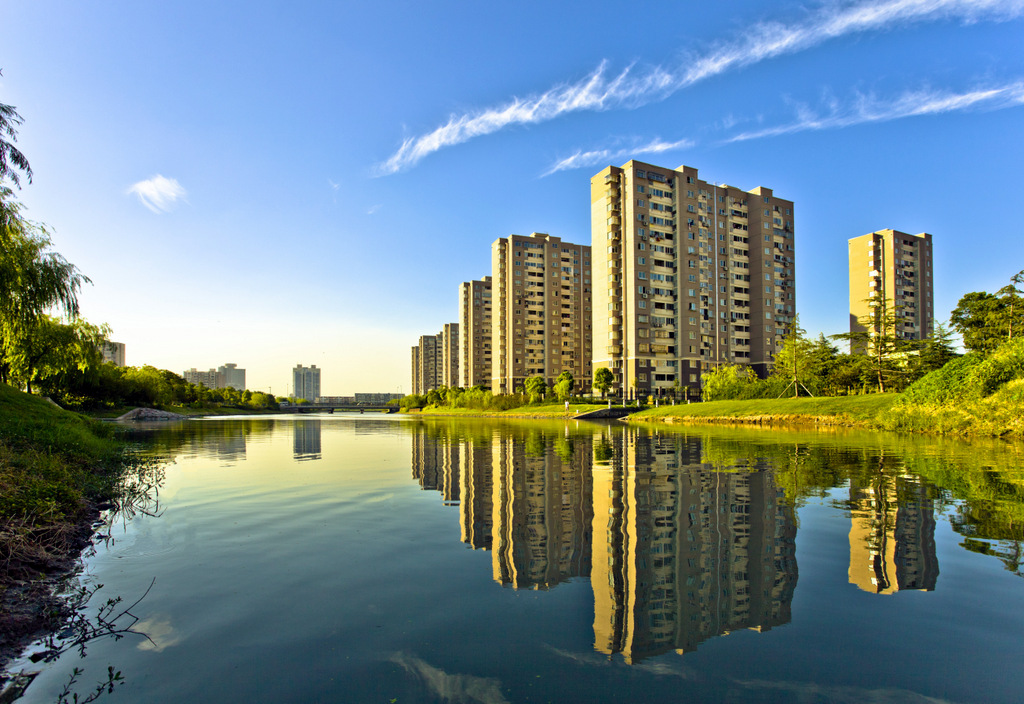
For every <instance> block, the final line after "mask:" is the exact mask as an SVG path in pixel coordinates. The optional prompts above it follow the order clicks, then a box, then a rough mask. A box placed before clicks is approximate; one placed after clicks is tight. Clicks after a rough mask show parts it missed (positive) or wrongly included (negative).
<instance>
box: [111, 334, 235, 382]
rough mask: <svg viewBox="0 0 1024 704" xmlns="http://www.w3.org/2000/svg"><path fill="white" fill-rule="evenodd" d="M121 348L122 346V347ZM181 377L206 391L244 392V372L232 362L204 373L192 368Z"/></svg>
mask: <svg viewBox="0 0 1024 704" xmlns="http://www.w3.org/2000/svg"><path fill="white" fill-rule="evenodd" d="M123 347H124V345H122V348H123ZM122 354H123V352H122ZM182 376H183V377H184V378H185V381H187V382H188V383H190V384H195V385H196V386H198V385H199V384H202V385H203V386H205V387H206V388H208V389H226V388H228V387H229V386H230V387H231V388H233V389H235V390H236V391H244V390H245V370H244V369H239V368H238V365H237V364H234V363H232V362H228V363H227V364H225V365H223V366H221V367H219V368H217V369H210V370H209V371H205V372H201V371H198V370H197V369H196V368H195V367H192V368H191V369H189V370H188V371H187V372H183V373H182Z"/></svg>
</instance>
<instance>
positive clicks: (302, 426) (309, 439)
mask: <svg viewBox="0 0 1024 704" xmlns="http://www.w3.org/2000/svg"><path fill="white" fill-rule="evenodd" d="M321 423H322V421H320V420H316V419H301V420H300V419H296V420H295V421H294V422H293V423H292V440H293V445H292V448H293V454H294V457H295V459H296V460H299V461H302V460H318V459H320V457H321V455H320V452H321V450H320V434H321V431H322V429H321Z"/></svg>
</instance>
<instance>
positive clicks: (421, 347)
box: [412, 332, 444, 394]
mask: <svg viewBox="0 0 1024 704" xmlns="http://www.w3.org/2000/svg"><path fill="white" fill-rule="evenodd" d="M443 385H444V332H439V333H437V334H436V335H421V336H420V343H419V344H418V345H415V346H414V347H413V348H412V392H413V393H414V394H425V393H427V392H428V391H433V390H434V389H437V388H440V387H441V386H443Z"/></svg>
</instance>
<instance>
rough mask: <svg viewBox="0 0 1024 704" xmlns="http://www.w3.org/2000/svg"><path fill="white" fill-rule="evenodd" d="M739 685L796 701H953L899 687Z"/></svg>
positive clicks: (855, 703) (844, 703) (913, 703)
mask: <svg viewBox="0 0 1024 704" xmlns="http://www.w3.org/2000/svg"><path fill="white" fill-rule="evenodd" d="M734 682H735V683H736V684H737V685H739V686H740V687H743V688H746V689H750V690H761V691H762V692H768V691H773V690H774V691H781V692H789V693H791V694H793V695H795V697H796V699H797V701H829V702H835V703H836V704H953V702H952V701H951V700H949V699H939V698H936V697H929V696H927V695H925V694H919V693H918V692H914V691H911V690H909V689H898V688H896V687H889V688H883V687H879V688H877V689H869V688H867V687H844V686H841V685H833V686H829V685H820V684H816V683H814V682H774V681H764V680H747V681H744V680H734Z"/></svg>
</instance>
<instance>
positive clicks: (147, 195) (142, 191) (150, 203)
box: [126, 174, 188, 213]
mask: <svg viewBox="0 0 1024 704" xmlns="http://www.w3.org/2000/svg"><path fill="white" fill-rule="evenodd" d="M126 193H128V194H129V195H134V196H135V197H137V198H138V199H139V202H141V203H142V204H143V205H144V206H146V207H147V208H149V209H150V210H152V211H153V212H154V213H166V212H169V211H171V210H173V209H174V207H175V206H176V205H177V204H178V201H180V200H184V199H185V196H187V195H188V194H187V193H186V192H185V189H184V188H183V187H182V185H181V184H180V183H178V181H177V179H173V178H167V177H166V176H161V175H160V174H157V175H156V176H153V177H152V178H148V179H146V180H145V181H139V182H138V183H134V184H132V185H131V186H129V188H128V190H127V191H126Z"/></svg>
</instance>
